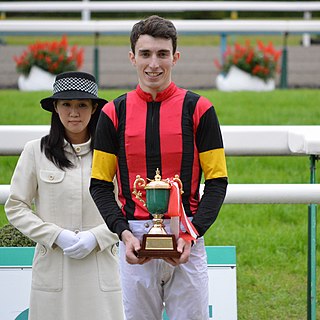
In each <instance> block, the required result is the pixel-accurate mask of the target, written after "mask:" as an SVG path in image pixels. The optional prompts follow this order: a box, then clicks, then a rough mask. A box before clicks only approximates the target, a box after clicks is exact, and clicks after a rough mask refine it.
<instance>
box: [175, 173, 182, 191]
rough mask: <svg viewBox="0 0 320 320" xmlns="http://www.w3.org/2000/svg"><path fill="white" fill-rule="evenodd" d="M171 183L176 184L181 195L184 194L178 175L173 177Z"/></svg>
mask: <svg viewBox="0 0 320 320" xmlns="http://www.w3.org/2000/svg"><path fill="white" fill-rule="evenodd" d="M173 181H176V182H178V185H179V189H180V192H181V194H183V193H184V191H183V185H182V181H181V180H180V178H179V175H177V174H176V175H175V176H174V178H173Z"/></svg>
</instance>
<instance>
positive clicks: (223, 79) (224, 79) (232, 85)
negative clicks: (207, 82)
mask: <svg viewBox="0 0 320 320" xmlns="http://www.w3.org/2000/svg"><path fill="white" fill-rule="evenodd" d="M216 85H217V89H218V90H221V91H272V90H274V89H275V80H274V79H269V80H267V81H264V80H262V79H261V78H258V77H254V76H252V75H250V74H249V73H247V72H245V71H242V70H241V69H239V68H237V67H235V66H231V68H230V70H229V72H228V74H227V75H223V74H219V75H218V76H217V79H216Z"/></svg>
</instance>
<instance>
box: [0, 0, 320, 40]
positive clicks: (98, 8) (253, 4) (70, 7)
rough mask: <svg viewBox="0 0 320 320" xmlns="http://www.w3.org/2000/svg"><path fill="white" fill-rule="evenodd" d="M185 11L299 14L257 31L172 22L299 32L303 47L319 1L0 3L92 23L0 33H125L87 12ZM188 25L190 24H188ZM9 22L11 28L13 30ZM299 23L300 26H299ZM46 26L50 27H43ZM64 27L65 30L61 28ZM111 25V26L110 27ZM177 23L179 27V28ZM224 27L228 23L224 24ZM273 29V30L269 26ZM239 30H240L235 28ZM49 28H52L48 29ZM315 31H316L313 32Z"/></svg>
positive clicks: (3, 7)
mask: <svg viewBox="0 0 320 320" xmlns="http://www.w3.org/2000/svg"><path fill="white" fill-rule="evenodd" d="M186 11H207V12H208V11H231V12H235V11H236V12H237V11H251V12H253V11H255V12H263V11H265V12H270V11H271V12H302V13H303V20H304V21H296V22H298V25H297V26H295V23H294V22H293V21H292V24H293V26H294V28H293V27H289V26H284V25H283V24H284V23H285V21H282V22H280V25H278V26H276V24H275V20H270V21H267V22H266V26H264V27H263V28H260V23H259V22H261V20H260V21H257V22H253V21H252V22H251V24H249V25H248V26H245V25H244V22H240V23H239V24H238V23H236V22H237V20H233V21H231V24H230V25H227V27H228V28H227V29H223V24H224V22H223V20H219V21H216V22H213V23H211V22H204V21H201V20H197V21H194V22H192V20H189V21H187V20H185V21H182V22H177V21H175V24H176V25H177V27H178V30H179V32H180V33H185V32H186V33H188V32H189V33H190V32H192V33H194V32H196V33H209V32H211V33H212V32H215V33H225V32H226V33H228V32H229V33H239V32H246V33H252V32H260V33H265V32H277V33H279V32H281V33H285V32H298V33H303V45H304V46H309V45H310V42H311V39H310V33H313V32H315V33H318V32H319V26H316V27H315V28H314V27H311V25H308V24H306V25H305V24H304V23H303V22H307V21H310V20H311V18H312V12H317V11H320V2H319V1H310V2H303V1H297V2H291V1H290V2H285V1H89V0H83V1H77V2H75V1H41V2H32V1H24V2H14V1H11V2H1V3H0V12H2V13H3V14H4V13H6V12H52V13H57V14H59V12H81V16H82V22H93V23H89V24H88V23H85V24H78V23H77V22H76V21H73V23H72V22H70V21H61V22H58V23H57V25H54V24H52V23H53V22H49V21H48V20H45V21H39V22H38V23H40V28H39V25H38V24H37V23H36V24H33V23H31V24H29V23H27V22H30V21H19V20H15V21H11V22H9V23H8V24H7V22H5V20H2V21H0V23H1V24H3V27H2V28H0V33H3V34H8V33H9V34H10V33H14V32H19V33H25V32H32V33H36V32H37V33H41V32H42V33H43V32H56V31H57V32H58V30H60V32H64V33H65V32H76V33H77V34H78V33H84V32H87V33H92V32H93V33H128V32H130V30H131V27H132V22H130V21H111V25H109V24H108V22H105V23H104V24H101V23H100V22H94V21H90V20H91V12H157V13H158V12H186ZM189 22H190V23H189ZM221 22H222V25H221V27H220V24H221ZM10 23H12V24H13V25H15V27H13V26H12V25H11V24H10ZM301 23H302V24H301ZM48 24H50V25H51V27H48V26H47V25H48ZM65 24H66V26H67V28H66V29H64V25H65ZM113 24H115V26H113ZM179 24H181V25H180V26H179ZM227 24H228V22H227ZM299 24H300V26H299ZM270 26H274V27H270ZM239 27H240V29H241V30H240V29H239ZM52 28H53V29H52ZM315 29H316V30H315Z"/></svg>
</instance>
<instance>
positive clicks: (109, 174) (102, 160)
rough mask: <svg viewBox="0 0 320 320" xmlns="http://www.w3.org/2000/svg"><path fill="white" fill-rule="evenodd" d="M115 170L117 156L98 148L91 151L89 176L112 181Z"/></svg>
mask: <svg viewBox="0 0 320 320" xmlns="http://www.w3.org/2000/svg"><path fill="white" fill-rule="evenodd" d="M116 170H117V157H116V156H115V155H114V154H112V153H107V152H103V151H100V150H94V151H93V160H92V172H91V177H92V178H94V179H98V180H103V181H107V182H112V181H113V178H114V176H115V174H116Z"/></svg>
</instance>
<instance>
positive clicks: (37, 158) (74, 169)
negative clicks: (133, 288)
mask: <svg viewBox="0 0 320 320" xmlns="http://www.w3.org/2000/svg"><path fill="white" fill-rule="evenodd" d="M97 92H98V86H97V84H96V82H95V78H94V77H93V76H92V75H90V74H87V73H84V72H65V73H62V74H60V75H58V76H57V77H56V80H55V83H54V85H53V95H52V96H51V97H49V98H46V99H43V100H41V102H40V103H41V106H42V108H43V109H45V110H47V111H50V112H52V118H51V128H50V132H49V134H48V135H47V136H45V137H43V138H41V139H38V140H34V141H30V142H28V143H27V144H26V146H25V148H24V150H23V152H22V154H21V156H20V158H19V161H18V163H17V167H16V169H15V172H14V174H13V177H12V181H11V189H10V195H9V198H8V200H7V202H6V205H5V210H6V214H7V217H8V219H9V221H10V223H11V224H12V225H14V226H15V227H16V228H17V229H19V230H20V231H21V232H22V233H24V234H25V235H26V236H28V237H29V238H31V239H32V240H34V241H35V242H37V245H36V248H35V255H34V261H33V267H32V288H31V297H30V309H29V319H30V320H43V319H46V320H49V319H52V320H57V319H59V320H63V319H65V320H70V319H77V320H79V319H86V320H88V319H90V320H94V319H97V320H102V319H103V320H107V319H110V320H111V319H112V320H118V319H119V320H122V319H123V306H122V294H121V289H120V280H119V275H118V259H117V242H118V237H117V235H116V234H114V233H111V232H110V231H109V229H108V228H107V226H106V224H105V223H104V221H103V219H102V217H101V215H100V213H99V211H98V210H97V208H96V206H95V204H94V202H93V200H92V198H91V196H90V194H89V190H88V186H89V181H90V173H91V160H92V146H93V141H92V139H93V137H94V131H95V127H96V123H97V118H98V116H99V112H100V110H101V108H102V106H103V105H104V104H105V103H106V100H104V99H101V98H99V97H98V96H97ZM33 202H34V204H35V206H34V205H33Z"/></svg>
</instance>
